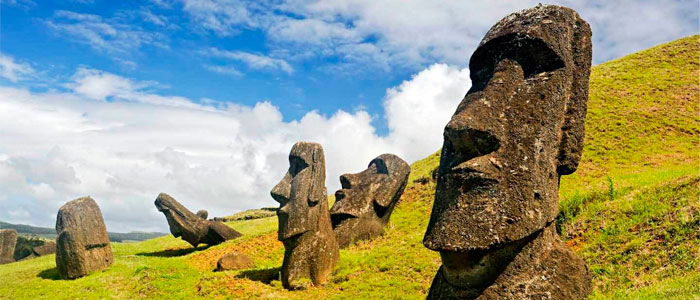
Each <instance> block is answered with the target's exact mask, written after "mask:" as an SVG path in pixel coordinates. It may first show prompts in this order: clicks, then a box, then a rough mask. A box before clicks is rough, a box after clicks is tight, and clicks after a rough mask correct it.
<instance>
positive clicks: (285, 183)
mask: <svg viewBox="0 0 700 300" xmlns="http://www.w3.org/2000/svg"><path fill="white" fill-rule="evenodd" d="M325 180H326V163H325V158H324V156H323V148H321V145H320V144H317V143H307V142H298V143H296V144H294V146H293V147H292V151H291V152H290V153H289V170H288V171H287V174H285V175H284V177H283V178H282V180H281V181H280V182H279V183H278V184H277V185H276V186H275V187H274V188H272V191H270V194H271V195H272V198H274V199H275V201H277V202H279V203H280V208H279V210H278V211H277V217H278V219H279V230H278V239H279V240H280V241H282V243H283V244H284V248H285V251H284V262H283V263H282V285H283V286H284V287H285V288H287V289H292V288H297V287H299V286H300V285H301V284H299V283H300V282H302V281H303V279H304V278H308V279H311V281H312V282H313V284H314V285H321V284H324V283H326V282H327V281H328V277H329V276H330V274H331V272H332V271H333V268H335V266H336V264H337V263H338V243H337V242H336V240H335V236H334V235H333V229H332V227H331V220H330V214H329V212H328V199H327V197H326V187H325Z"/></svg>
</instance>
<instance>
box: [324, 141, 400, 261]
mask: <svg viewBox="0 0 700 300" xmlns="http://www.w3.org/2000/svg"><path fill="white" fill-rule="evenodd" d="M410 172H411V167H410V166H409V165H408V164H407V163H406V162H405V161H404V160H402V159H401V158H399V157H398V156H396V155H393V154H382V155H380V156H377V157H376V158H375V159H373V160H372V161H371V162H370V163H369V166H368V167H367V169H366V170H364V171H362V172H360V173H356V174H344V175H342V176H340V183H341V186H342V189H341V190H338V191H337V192H336V193H335V203H334V204H333V207H332V208H331V222H332V224H333V231H334V232H335V236H336V239H337V240H338V245H339V246H340V247H341V248H345V247H347V246H349V245H350V244H352V243H354V242H355V241H358V240H366V239H371V238H373V237H377V236H381V235H382V233H383V232H384V227H385V226H386V224H387V223H388V222H389V218H390V217H391V213H392V211H393V210H394V207H395V206H396V203H397V202H398V201H399V198H400V197H401V194H402V193H403V190H404V188H405V187H406V181H408V175H409V173H410Z"/></svg>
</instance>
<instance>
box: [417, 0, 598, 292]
mask: <svg viewBox="0 0 700 300" xmlns="http://www.w3.org/2000/svg"><path fill="white" fill-rule="evenodd" d="M590 67H591V31H590V27H589V25H588V23H586V21H584V20H583V19H581V17H580V16H579V15H578V14H577V13H576V12H575V11H573V10H571V9H568V8H565V7H560V6H553V5H540V6H537V7H535V8H530V9H526V10H523V11H520V12H518V13H514V14H511V15H509V16H507V17H506V18H504V19H502V20H501V21H499V22H498V23H497V24H496V25H494V26H493V27H492V28H491V29H490V30H489V32H488V33H487V34H486V36H485V37H484V39H483V40H482V41H481V43H480V44H479V47H478V48H477V49H476V51H475V52H474V54H473V55H472V58H471V60H470V63H469V69H470V71H471V75H470V76H471V79H472V87H471V88H470V90H469V92H468V93H467V95H466V96H465V98H464V100H462V102H461V103H460V105H459V106H458V107H457V111H456V112H455V114H454V115H453V116H452V119H451V120H450V122H449V123H448V124H447V126H445V131H444V137H445V141H444V144H443V148H442V156H441V158H440V167H439V169H438V174H437V189H436V192H435V202H434V204H433V211H432V214H431V217H430V222H429V224H428V229H427V231H426V234H425V237H424V239H423V244H424V245H425V246H426V247H427V248H429V249H432V250H435V251H439V252H440V255H441V258H442V262H443V265H442V267H441V268H440V271H439V272H438V274H437V276H436V277H435V279H434V281H433V285H432V287H431V290H430V294H429V297H428V298H429V299H582V298H584V297H585V296H586V295H587V294H588V293H589V292H590V290H591V286H590V274H589V272H588V269H587V267H586V265H585V263H584V262H583V261H582V260H581V259H578V258H576V257H575V255H574V254H573V253H572V252H571V251H570V250H568V249H567V248H566V245H564V244H563V243H562V242H561V240H560V239H559V238H558V237H557V236H556V233H555V232H554V231H553V229H552V224H553V221H554V219H555V217H556V216H557V214H558V212H559V204H558V190H559V177H560V176H562V175H568V174H571V173H573V172H574V171H575V170H576V167H577V166H578V162H579V159H580V157H581V152H582V148H583V139H584V121H585V115H586V101H587V100H588V77H589V74H590ZM533 278H534V279H533Z"/></svg>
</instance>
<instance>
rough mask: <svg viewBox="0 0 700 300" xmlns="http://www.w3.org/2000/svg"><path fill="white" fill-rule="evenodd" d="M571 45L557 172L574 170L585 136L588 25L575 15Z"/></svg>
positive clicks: (589, 37)
mask: <svg viewBox="0 0 700 300" xmlns="http://www.w3.org/2000/svg"><path fill="white" fill-rule="evenodd" d="M574 28H575V32H574V38H573V41H572V45H571V48H572V49H571V50H572V53H573V66H571V67H572V68H573V72H572V76H573V80H572V82H573V83H572V87H571V98H570V99H569V101H568V102H567V104H566V112H565V116H564V118H565V119H564V125H563V126H562V128H561V130H562V135H561V143H560V144H559V155H558V157H557V159H558V161H559V163H558V165H557V173H558V174H559V175H568V174H571V173H573V172H575V171H576V168H577V167H578V164H579V161H580V160H581V153H582V152H583V140H584V137H585V135H586V134H585V121H586V102H587V101H588V78H589V75H590V69H591V55H592V54H591V52H592V50H591V48H592V47H591V28H590V26H589V25H588V23H586V21H584V20H582V19H581V17H580V16H578V14H577V15H576V27H574Z"/></svg>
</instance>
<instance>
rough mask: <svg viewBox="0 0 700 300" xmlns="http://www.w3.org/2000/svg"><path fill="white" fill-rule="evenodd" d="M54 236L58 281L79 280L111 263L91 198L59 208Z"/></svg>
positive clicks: (103, 229)
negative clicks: (61, 279) (55, 234)
mask: <svg viewBox="0 0 700 300" xmlns="http://www.w3.org/2000/svg"><path fill="white" fill-rule="evenodd" d="M56 233H57V234H58V236H57V237H56V267H57V268H58V274H59V275H60V277H61V278H63V279H74V278H78V277H82V276H85V275H88V274H89V273H91V272H93V271H96V270H101V269H105V268H107V267H109V266H111V265H112V263H114V256H113V255H112V247H111V246H110V245H109V237H108V236H107V227H105V222H104V219H102V212H101V211H100V207H99V206H97V202H95V200H92V198H90V197H83V198H78V199H75V200H72V201H69V202H68V203H66V204H65V205H63V206H61V208H60V209H59V210H58V216H57V217H56Z"/></svg>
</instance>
